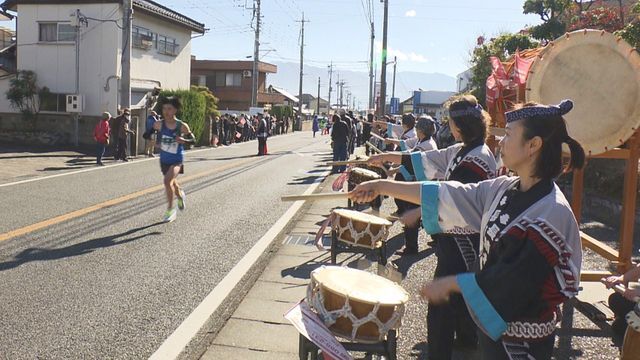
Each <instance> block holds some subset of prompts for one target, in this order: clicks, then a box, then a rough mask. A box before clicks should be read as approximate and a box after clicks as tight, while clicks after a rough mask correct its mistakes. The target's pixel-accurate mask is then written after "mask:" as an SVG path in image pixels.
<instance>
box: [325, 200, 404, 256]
mask: <svg viewBox="0 0 640 360" xmlns="http://www.w3.org/2000/svg"><path fill="white" fill-rule="evenodd" d="M333 216H335V218H334V221H333V223H332V227H333V230H334V231H335V232H336V236H337V238H338V240H339V241H342V242H345V243H347V244H350V245H354V246H360V247H365V248H369V249H377V248H379V247H381V246H382V244H383V242H384V241H386V240H387V236H388V234H389V227H390V226H391V225H392V224H391V222H390V221H389V220H387V219H383V218H380V217H377V216H374V215H370V214H365V213H361V212H359V211H354V210H347V209H336V210H334V211H333Z"/></svg>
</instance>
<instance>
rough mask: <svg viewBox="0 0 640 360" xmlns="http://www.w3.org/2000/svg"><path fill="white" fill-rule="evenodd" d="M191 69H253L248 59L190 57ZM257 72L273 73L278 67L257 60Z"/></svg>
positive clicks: (251, 62)
mask: <svg viewBox="0 0 640 360" xmlns="http://www.w3.org/2000/svg"><path fill="white" fill-rule="evenodd" d="M191 70H221V71H229V70H235V71H241V70H253V61H252V60H249V61H246V60H196V59H194V58H192V59H191ZM258 72H264V73H271V74H275V73H276V72H278V67H277V66H276V65H273V64H269V63H266V62H262V61H259V62H258Z"/></svg>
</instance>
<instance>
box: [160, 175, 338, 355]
mask: <svg viewBox="0 0 640 360" xmlns="http://www.w3.org/2000/svg"><path fill="white" fill-rule="evenodd" d="M327 175H329V172H328V171H327V172H325V173H323V174H321V177H319V178H318V180H316V181H315V182H314V183H313V184H311V185H310V186H309V187H308V188H307V190H306V191H305V192H304V194H305V195H306V194H311V193H313V192H314V191H315V190H316V189H317V188H318V186H320V183H321V182H322V181H321V180H322V179H323V178H324V177H326V176H327ZM303 204H304V201H296V202H294V203H293V204H292V205H291V207H289V209H288V210H287V211H286V212H285V213H284V215H282V217H280V219H278V221H276V223H275V224H273V226H272V227H271V228H270V229H269V231H267V232H266V233H265V234H264V236H262V237H261V238H260V240H258V242H257V243H256V244H255V245H254V246H253V247H252V248H251V250H249V252H248V253H247V254H246V255H245V256H244V257H243V258H242V259H241V260H240V261H239V262H238V263H237V264H236V265H235V266H234V267H233V269H231V271H229V273H228V274H227V275H226V276H225V277H224V278H223V279H222V281H220V282H219V283H218V285H216V287H215V288H213V290H211V292H210V293H209V294H208V295H207V296H206V297H205V298H204V300H202V302H201V303H200V305H198V307H196V308H195V310H193V312H192V313H191V314H189V316H188V317H187V318H186V319H185V320H184V321H183V322H182V324H180V326H178V328H177V329H176V330H175V331H174V332H173V333H172V334H171V335H170V336H169V337H168V338H167V339H166V340H165V341H164V342H163V343H162V345H160V347H159V348H158V349H157V350H156V352H155V353H153V355H151V357H150V358H149V359H150V360H169V359H171V360H173V359H176V358H177V357H178V356H179V355H180V354H181V353H182V351H183V350H184V349H185V348H186V347H187V345H189V343H190V342H191V339H193V338H194V337H195V336H196V335H197V334H198V332H199V331H200V329H201V328H202V327H203V326H204V324H205V323H206V322H207V321H208V320H209V318H210V317H211V315H213V313H214V312H216V310H218V307H220V304H222V302H223V301H224V300H225V299H226V297H227V296H228V295H229V294H230V293H231V291H233V288H234V287H235V286H236V285H237V284H238V282H240V280H242V277H244V275H245V274H246V273H247V271H249V269H250V268H251V266H253V264H254V263H255V262H256V261H257V260H258V258H259V257H260V256H261V255H262V254H263V253H264V251H265V250H266V249H267V248H268V247H269V245H270V244H271V243H272V242H273V240H275V238H276V237H277V236H278V234H279V233H280V232H281V231H282V230H283V229H284V228H285V226H287V224H288V223H289V221H291V219H292V218H293V216H294V215H295V214H296V213H297V212H298V210H300V208H301V207H302V205H303Z"/></svg>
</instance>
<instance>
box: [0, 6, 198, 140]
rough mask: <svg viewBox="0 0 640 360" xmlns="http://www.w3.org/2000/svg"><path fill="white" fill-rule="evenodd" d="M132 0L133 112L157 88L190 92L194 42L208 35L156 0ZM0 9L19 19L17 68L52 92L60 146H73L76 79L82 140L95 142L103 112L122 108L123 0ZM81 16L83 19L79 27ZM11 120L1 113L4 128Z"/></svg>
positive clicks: (2, 104) (48, 110) (2, 106)
mask: <svg viewBox="0 0 640 360" xmlns="http://www.w3.org/2000/svg"><path fill="white" fill-rule="evenodd" d="M132 1H133V23H132V24H133V30H132V42H131V45H132V52H131V103H132V108H133V109H141V108H142V107H143V106H144V102H145V99H146V96H147V95H148V94H149V93H150V92H151V91H153V89H154V88H163V89H188V88H189V86H190V74H191V37H192V35H193V34H194V33H195V34H204V32H205V27H204V24H202V23H200V22H197V21H195V20H193V19H190V18H189V17H187V16H184V15H182V14H180V13H178V12H176V11H174V10H171V9H169V8H167V7H165V6H163V5H161V4H159V3H157V2H155V1H151V0H132ZM0 7H2V9H4V10H5V11H7V12H8V13H13V14H16V16H17V20H16V21H17V23H16V30H17V31H16V33H17V48H18V50H17V69H18V70H31V71H34V72H35V73H36V75H37V77H38V85H39V86H41V87H42V86H46V87H48V88H49V90H50V91H51V95H50V97H49V98H48V99H42V105H43V109H42V113H41V118H43V121H46V123H47V126H48V127H49V128H51V127H53V128H54V129H55V130H58V131H59V132H60V133H61V134H63V135H62V136H61V138H62V139H63V140H61V141H62V142H67V143H71V142H72V141H71V140H72V137H73V135H71V134H70V132H72V130H73V126H69V125H70V124H69V122H70V121H71V120H70V118H71V116H70V114H68V113H66V104H65V99H66V95H67V94H74V93H75V90H76V74H78V75H79V92H78V93H79V94H80V95H82V96H83V97H84V107H83V111H82V112H81V114H80V115H81V123H80V129H79V133H80V135H79V140H80V143H92V142H93V139H92V136H91V130H92V129H93V124H94V122H95V119H96V118H97V117H98V116H100V114H101V113H102V112H104V111H109V112H111V113H112V114H116V113H117V111H118V109H119V101H120V76H121V62H122V49H123V46H122V45H123V36H122V31H123V30H122V29H123V19H124V16H125V10H126V9H124V6H123V1H122V0H6V1H5V2H4V3H2V5H0ZM77 13H79V14H80V16H79V17H76V16H75V14H77ZM77 18H79V19H81V20H82V21H80V22H79V25H80V26H79V28H78V29H77V28H76V27H75V25H76V24H78V22H76V21H77V20H76V19H77ZM78 35H79V36H78ZM76 40H78V41H79V49H80V51H79V54H80V61H79V62H78V65H79V66H78V68H76ZM8 82H9V79H3V80H0V113H10V112H15V110H13V109H11V107H10V106H9V103H8V101H7V100H6V98H5V96H4V93H5V92H6V89H7V88H8ZM60 115H63V116H60ZM132 115H133V116H132V117H134V120H135V119H136V117H140V118H142V119H143V118H144V115H145V114H144V112H143V111H140V110H138V111H137V112H136V111H135V110H134V112H133V114H132ZM8 118H9V117H8V116H6V114H5V115H3V116H2V120H3V121H0V130H1V129H3V128H6V126H10V125H7V124H6V123H7V122H9V121H8ZM70 128H71V130H69V129H70ZM143 131H144V130H143ZM143 131H142V132H143ZM65 140H66V141H65Z"/></svg>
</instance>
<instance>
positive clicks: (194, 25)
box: [0, 0, 205, 34]
mask: <svg viewBox="0 0 640 360" xmlns="http://www.w3.org/2000/svg"><path fill="white" fill-rule="evenodd" d="M95 3H120V4H121V3H122V1H121V0H5V1H4V2H3V3H2V4H1V5H0V7H1V8H2V9H4V10H12V11H16V5H18V4H95ZM133 8H134V10H137V11H141V12H144V13H147V14H149V15H153V16H157V17H160V18H162V19H165V20H169V21H171V22H173V23H176V24H178V25H182V26H185V27H187V28H188V29H189V30H191V31H194V32H197V33H200V34H204V32H205V28H204V24H203V23H199V22H197V21H195V20H193V19H191V18H189V17H187V16H184V15H182V14H180V13H178V12H176V11H173V10H171V9H169V8H168V7H166V6H163V5H161V4H159V3H157V2H155V1H152V0H133Z"/></svg>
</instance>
